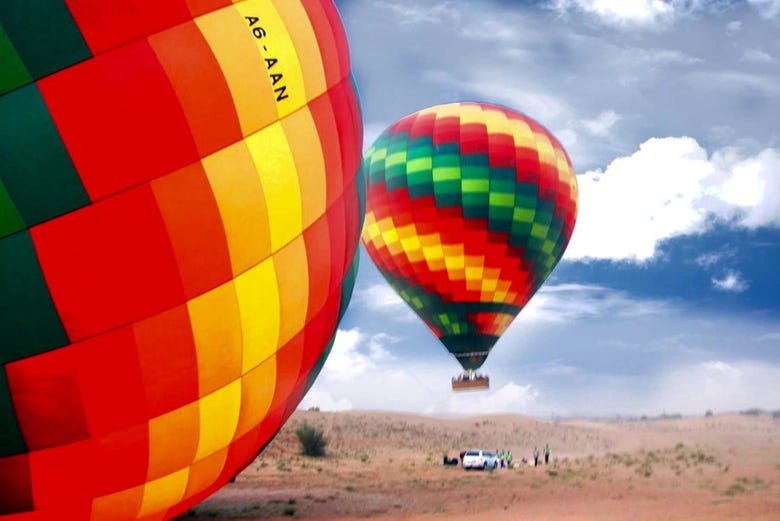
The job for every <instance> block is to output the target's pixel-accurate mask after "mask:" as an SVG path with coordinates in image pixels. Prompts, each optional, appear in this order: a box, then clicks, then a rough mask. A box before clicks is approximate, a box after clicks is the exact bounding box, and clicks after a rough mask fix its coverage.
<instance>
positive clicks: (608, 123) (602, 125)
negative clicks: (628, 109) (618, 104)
mask: <svg viewBox="0 0 780 521" xmlns="http://www.w3.org/2000/svg"><path fill="white" fill-rule="evenodd" d="M618 121H620V116H619V115H618V114H617V113H616V112H615V111H614V110H605V111H604V112H602V113H601V114H599V115H598V116H596V117H595V118H594V119H586V120H585V121H583V122H582V124H583V126H584V127H585V130H587V131H588V132H590V133H591V134H593V135H594V136H598V137H605V136H608V135H609V133H610V132H611V131H612V127H613V126H615V123H617V122H618Z"/></svg>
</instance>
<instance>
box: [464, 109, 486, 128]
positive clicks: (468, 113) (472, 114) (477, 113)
mask: <svg viewBox="0 0 780 521" xmlns="http://www.w3.org/2000/svg"><path fill="white" fill-rule="evenodd" d="M484 122H485V116H484V112H482V108H481V107H480V106H479V105H468V104H463V105H461V106H460V124H461V125H467V124H469V123H479V124H482V123H484Z"/></svg>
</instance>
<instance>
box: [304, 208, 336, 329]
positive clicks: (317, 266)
mask: <svg viewBox="0 0 780 521" xmlns="http://www.w3.org/2000/svg"><path fill="white" fill-rule="evenodd" d="M303 241H304V243H305V244H306V261H307V263H308V268H309V307H308V310H307V312H306V322H308V321H309V320H311V319H312V318H313V317H314V315H315V314H316V313H317V312H318V311H319V310H320V309H321V308H322V306H323V305H325V300H326V299H327V298H328V290H329V289H330V277H331V273H330V266H328V263H327V262H323V260H324V259H330V254H331V250H330V231H329V227H328V219H327V217H326V216H325V215H323V216H322V217H320V218H319V219H317V221H315V222H314V224H313V225H311V226H310V227H309V228H308V229H306V230H304V232H303Z"/></svg>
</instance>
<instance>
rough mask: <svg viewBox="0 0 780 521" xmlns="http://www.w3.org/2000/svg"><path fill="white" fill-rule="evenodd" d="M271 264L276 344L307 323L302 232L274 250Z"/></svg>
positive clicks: (282, 341)
mask: <svg viewBox="0 0 780 521" xmlns="http://www.w3.org/2000/svg"><path fill="white" fill-rule="evenodd" d="M273 259H274V266H275V268H276V278H277V280H278V281H279V287H280V288H283V291H281V292H280V293H279V304H280V307H281V312H280V313H281V317H282V318H281V324H280V326H279V345H280V346H283V345H284V344H286V343H287V342H288V341H289V340H290V339H291V338H292V337H294V336H295V335H297V334H298V333H299V332H300V331H301V330H302V329H303V326H304V325H305V324H306V312H307V309H308V307H309V266H308V263H307V256H306V244H305V243H304V241H303V236H300V237H298V238H297V239H296V240H295V241H293V242H291V243H290V244H288V245H287V246H286V247H285V248H284V249H282V250H280V251H279V252H278V253H276V254H274V257H273Z"/></svg>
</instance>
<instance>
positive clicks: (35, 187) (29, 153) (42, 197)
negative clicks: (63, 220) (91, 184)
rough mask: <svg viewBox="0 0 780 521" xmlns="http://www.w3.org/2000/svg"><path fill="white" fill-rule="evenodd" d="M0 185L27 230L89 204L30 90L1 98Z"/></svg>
mask: <svg viewBox="0 0 780 521" xmlns="http://www.w3.org/2000/svg"><path fill="white" fill-rule="evenodd" d="M0 157H2V158H3V168H2V170H0V180H1V181H2V182H3V183H4V184H5V187H6V189H7V190H8V193H9V195H10V196H11V199H12V200H13V202H14V205H15V206H16V208H17V209H18V210H19V213H20V214H21V216H22V218H23V219H24V221H25V222H26V223H27V225H28V226H33V225H35V224H38V223H41V222H44V221H46V220H48V219H51V218H52V217H56V216H58V215H61V214H63V213H66V212H69V211H72V210H75V209H77V208H81V207H82V206H86V205H87V204H89V197H88V196H87V193H86V191H85V190H84V186H83V185H82V183H81V179H80V178H79V176H78V173H77V172H76V169H75V167H74V166H73V162H72V161H71V159H70V156H69V155H68V152H67V151H66V150H65V145H63V143H62V140H61V139H60V136H59V133H58V132H57V129H56V127H55V126H54V122H53V121H52V119H51V116H50V115H49V111H48V109H47V108H46V105H45V103H44V101H43V98H42V97H41V93H40V91H39V90H38V87H37V86H36V85H35V84H30V85H27V86H25V87H22V88H20V89H17V90H15V91H13V92H10V93H8V94H6V95H5V96H0Z"/></svg>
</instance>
